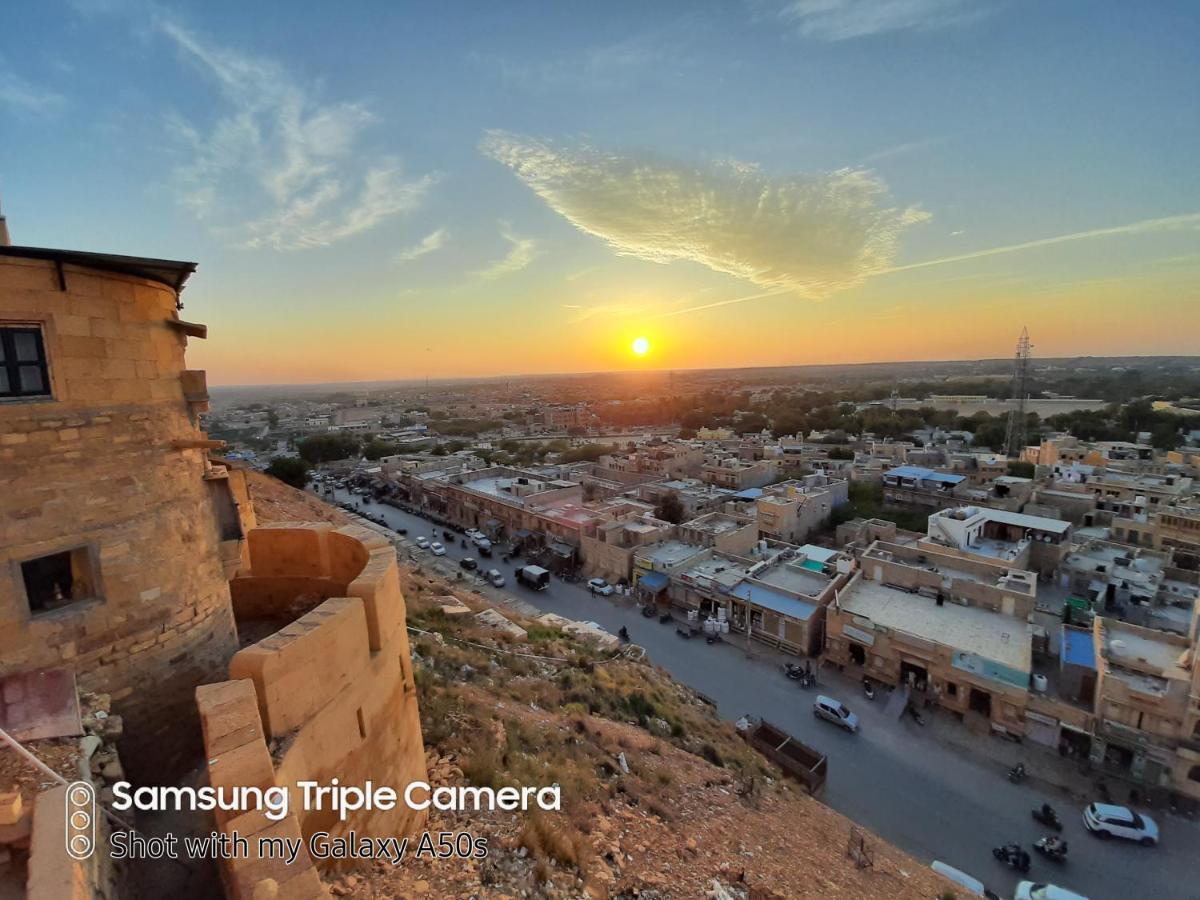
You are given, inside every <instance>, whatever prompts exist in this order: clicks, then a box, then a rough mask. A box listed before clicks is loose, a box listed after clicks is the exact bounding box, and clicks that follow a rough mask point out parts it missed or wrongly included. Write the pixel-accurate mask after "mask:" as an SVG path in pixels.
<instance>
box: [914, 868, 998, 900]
mask: <svg viewBox="0 0 1200 900" xmlns="http://www.w3.org/2000/svg"><path fill="white" fill-rule="evenodd" d="M929 868H931V869H933V871H935V872H937V873H938V874H939V875H941V876H942V877H943V878H949V879H950V880H951V881H953V882H954V883H955V884H957V885H958V886H959V887H961V888H963V889H964V890H967V891H970V892H971V896H973V897H986V898H987V900H1000V897H999V895H997V894H995V893H994V892H992V891H989V890H988V889H987V887H985V886H984V883H983V882H982V881H980V880H979V879H978V878H976V877H975V876H974V875H968V874H967V873H966V872H964V871H963V870H962V869H956V868H954V866H952V865H949V864H948V863H944V862H942V861H941V860H940V859H935V860H934V861H933V862H931V863H930V864H929Z"/></svg>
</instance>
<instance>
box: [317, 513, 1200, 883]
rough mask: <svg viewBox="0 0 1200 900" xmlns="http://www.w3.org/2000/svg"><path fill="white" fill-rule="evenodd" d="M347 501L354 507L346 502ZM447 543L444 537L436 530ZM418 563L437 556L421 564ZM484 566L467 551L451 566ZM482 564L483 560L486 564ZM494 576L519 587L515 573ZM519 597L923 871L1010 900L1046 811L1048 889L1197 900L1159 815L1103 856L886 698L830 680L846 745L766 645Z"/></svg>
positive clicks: (999, 773)
mask: <svg viewBox="0 0 1200 900" xmlns="http://www.w3.org/2000/svg"><path fill="white" fill-rule="evenodd" d="M338 499H342V500H345V499H352V500H356V499H358V498H352V497H349V495H347V494H345V493H344V492H340V491H339V492H338ZM364 509H365V510H368V511H370V512H371V514H372V515H374V516H376V517H382V518H384V519H385V520H386V521H387V522H388V524H389V525H391V526H393V527H403V528H407V529H408V534H409V537H410V538H415V537H416V536H417V535H419V534H426V535H428V534H429V533H430V532H431V531H432V530H433V526H432V525H431V524H430V523H429V522H427V521H425V520H423V519H420V518H419V517H417V516H413V515H409V514H407V513H404V512H402V511H400V510H397V509H394V508H392V507H389V506H385V505H383V504H379V503H372V504H369V505H367V506H365V507H364ZM437 531H438V534H439V535H440V533H441V529H440V528H438V529H437ZM417 553H418V556H419V557H421V556H423V557H427V559H428V561H429V562H433V559H434V557H433V556H432V555H431V554H428V553H422V552H421V551H417ZM467 555H475V554H474V552H473V548H472V549H469V550H463V549H462V548H461V547H460V546H459V545H458V544H457V543H455V544H454V545H453V546H449V545H448V553H447V556H448V557H449V558H450V559H451V560H455V561H456V560H457V559H459V558H460V557H462V556H467ZM483 562H486V561H483ZM491 562H492V563H494V564H496V565H497V567H498V568H500V569H501V570H502V571H503V572H504V575H505V577H506V578H508V579H509V582H510V588H511V582H512V577H511V576H512V566H511V565H509V566H505V565H503V564H502V563H500V560H499V557H496V558H494V559H493V560H492V561H491ZM511 590H512V595H513V596H514V597H517V598H518V599H520V600H523V601H525V602H529V603H534V604H536V605H537V606H538V607H539V608H541V609H543V610H546V611H548V612H555V613H558V614H560V615H563V616H567V617H568V618H572V619H582V620H585V621H594V622H597V623H599V624H600V625H601V626H602V627H604V628H606V629H608V630H609V631H612V632H613V633H615V632H616V631H617V629H619V628H620V627H621V626H622V625H625V626H626V627H627V628H628V629H629V631H630V635H631V637H632V639H633V641H634V642H635V643H638V644H640V645H642V646H643V647H645V648H646V650H647V652H648V654H649V657H650V660H651V661H652V662H654V663H656V664H657V665H660V666H662V667H663V668H664V669H666V670H667V671H668V672H670V673H671V675H672V676H673V677H675V678H676V679H678V680H679V681H681V682H683V683H685V684H688V685H690V686H692V687H694V688H695V689H696V690H699V691H702V692H703V693H705V694H707V695H708V696H709V697H712V698H713V699H714V700H716V702H717V704H718V707H719V709H720V712H721V714H722V715H723V716H725V717H726V718H728V719H730V720H733V719H736V718H737V717H738V716H740V715H742V714H744V713H753V714H755V715H759V716H762V717H763V718H766V719H769V720H771V721H772V722H774V723H776V724H778V725H779V726H781V727H782V728H785V729H787V730H789V731H791V732H792V734H794V735H796V737H798V738H800V739H801V740H803V741H804V742H806V743H808V744H810V745H812V746H814V747H816V748H817V749H818V750H820V751H821V752H822V753H825V754H827V755H828V756H829V780H828V783H827V786H826V791H825V794H824V796H823V797H822V800H823V801H824V802H825V803H827V804H828V805H829V806H831V807H833V808H834V809H836V810H838V811H839V812H841V813H842V814H843V815H846V816H848V817H849V818H851V819H853V820H855V821H856V822H859V823H861V824H863V825H865V826H867V827H868V828H870V829H872V830H873V831H875V832H877V833H878V834H880V835H882V836H883V837H884V838H886V839H887V840H889V841H891V842H892V843H894V844H896V845H897V846H899V847H901V848H903V849H904V850H906V851H908V852H909V853H910V854H912V855H913V856H914V857H916V858H917V859H919V860H921V861H925V862H928V861H931V860H934V859H940V860H943V861H944V862H947V863H949V864H951V865H953V866H956V867H958V868H960V869H963V870H964V871H966V872H969V873H971V874H972V875H974V876H975V877H976V878H979V879H980V880H981V881H983V882H985V883H986V884H987V885H988V886H989V887H990V888H991V889H992V890H993V891H996V892H997V893H998V894H1000V896H1002V897H1011V896H1012V891H1013V889H1014V888H1015V886H1016V883H1017V881H1018V880H1019V879H1018V878H1016V877H1014V873H1011V872H1010V871H1009V870H1008V869H1006V868H1005V867H1003V866H1001V865H1000V864H999V863H998V862H996V861H995V860H994V859H993V858H992V854H991V848H992V847H994V846H997V845H999V844H1003V843H1008V842H1010V841H1020V842H1021V843H1023V844H1024V845H1025V846H1026V848H1027V849H1030V850H1032V847H1031V846H1030V845H1031V844H1032V842H1033V841H1034V840H1035V839H1036V838H1037V837H1038V836H1039V835H1040V834H1041V833H1042V831H1041V830H1039V826H1038V825H1037V823H1036V822H1034V821H1033V820H1032V819H1031V818H1030V815H1029V812H1030V809H1032V808H1033V807H1034V806H1037V805H1040V804H1041V803H1042V802H1043V801H1045V800H1049V801H1050V802H1051V804H1052V805H1054V806H1055V807H1056V808H1057V809H1058V810H1059V813H1060V815H1062V816H1063V818H1064V820H1065V821H1066V828H1065V830H1064V832H1063V837H1064V838H1065V839H1066V840H1067V841H1068V843H1069V845H1070V861H1069V862H1068V863H1067V864H1066V865H1065V866H1058V865H1055V864H1053V863H1049V862H1046V861H1044V860H1043V859H1042V858H1040V857H1038V856H1036V855H1035V856H1034V862H1033V869H1032V872H1031V874H1030V876H1029V877H1030V878H1032V879H1033V880H1035V881H1050V882H1052V883H1054V884H1058V885H1059V886H1061V887H1066V888H1070V889H1071V890H1074V891H1078V892H1080V893H1083V894H1085V895H1087V896H1088V897H1089V898H1091V900H1109V898H1111V900H1126V898H1137V897H1155V898H1159V900H1168V898H1170V900H1200V827H1198V826H1197V824H1196V823H1191V822H1186V821H1184V820H1182V819H1178V818H1175V817H1169V816H1166V815H1164V814H1162V813H1160V814H1158V815H1157V817H1156V818H1157V821H1158V824H1159V827H1160V829H1161V831H1162V843H1161V844H1160V845H1159V846H1158V847H1155V848H1143V847H1140V846H1137V845H1133V844H1126V843H1124V842H1119V841H1109V842H1106V843H1102V842H1100V841H1098V840H1097V839H1095V838H1092V837H1091V836H1090V835H1088V834H1087V833H1086V832H1085V831H1084V829H1083V825H1082V823H1081V822H1080V818H1079V817H1080V813H1081V810H1080V809H1079V808H1078V807H1077V806H1069V805H1068V804H1067V803H1066V802H1065V801H1063V800H1062V798H1061V796H1057V797H1056V796H1048V795H1046V794H1044V793H1041V792H1039V791H1038V790H1037V789H1036V788H1034V787H1030V786H1027V785H1020V786H1017V785H1012V784H1010V783H1009V782H1008V780H1007V779H1006V778H1005V773H1004V771H1003V769H1002V768H1000V767H997V766H995V765H988V764H984V763H981V762H977V761H976V760H973V759H969V758H965V757H963V756H962V755H961V754H959V753H957V752H955V751H953V750H952V749H950V748H946V747H943V746H941V745H939V744H938V743H936V742H935V741H933V740H932V739H931V738H930V737H928V736H927V732H925V730H924V729H923V728H921V727H920V726H918V725H916V724H915V723H913V722H912V721H910V720H908V719H905V720H903V721H895V720H892V719H890V718H888V717H886V716H885V715H884V705H885V704H884V698H883V697H877V698H876V700H875V701H874V702H871V701H868V700H867V699H866V698H865V697H863V696H862V692H861V689H860V688H859V687H858V685H857V684H856V683H851V682H850V681H849V680H847V679H845V678H843V677H842V676H840V675H838V674H837V673H833V672H830V673H822V679H823V682H822V687H821V688H820V690H821V691H823V692H824V693H827V694H830V695H832V696H835V697H838V698H839V699H841V700H843V701H844V702H846V703H847V704H848V705H850V706H851V708H852V709H854V711H855V712H857V713H858V715H859V719H860V723H861V728H860V732H859V734H857V735H848V734H845V733H843V732H841V731H840V730H838V729H836V728H834V727H833V726H832V725H829V724H828V723H825V722H822V721H819V720H816V719H814V717H813V715H812V712H811V704H812V698H813V696H814V694H815V693H816V692H815V691H805V690H804V689H802V688H800V687H799V686H798V685H797V684H795V683H794V682H791V681H788V680H787V679H786V678H784V677H783V674H782V672H781V671H780V670H779V668H778V666H777V664H776V663H775V662H773V661H772V660H774V658H775V654H774V652H773V651H771V650H769V649H767V648H763V647H761V646H758V647H756V648H755V650H754V657H753V658H748V657H747V655H746V650H745V646H744V642H742V641H741V639H740V637H739V636H738V635H732V636H731V640H730V642H729V643H725V644H719V645H708V644H706V643H705V642H704V641H702V640H683V639H682V638H680V637H679V636H677V635H676V634H675V629H674V627H672V626H671V625H666V624H660V623H659V622H658V620H657V619H645V618H643V617H642V616H641V615H640V614H639V612H638V610H637V609H636V608H634V607H633V606H632V604H631V603H630V601H629V600H628V599H627V598H609V599H604V598H599V597H593V596H591V595H589V594H588V593H587V591H586V590H585V589H584V588H583V586H582V585H573V584H567V583H565V582H563V581H561V580H559V579H553V580H552V581H551V583H550V587H549V588H547V589H546V590H545V591H543V592H541V593H536V592H533V591H528V590H524V589H522V588H520V587H515V588H511Z"/></svg>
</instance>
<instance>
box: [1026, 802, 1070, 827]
mask: <svg viewBox="0 0 1200 900" xmlns="http://www.w3.org/2000/svg"><path fill="white" fill-rule="evenodd" d="M1030 813H1031V814H1032V815H1033V818H1034V821H1036V822H1040V823H1041V824H1043V825H1045V826H1046V827H1047V828H1053V829H1054V830H1055V831H1062V828H1063V825H1062V820H1060V819H1059V818H1058V813H1056V812H1055V811H1054V807H1052V806H1051V805H1050V804H1049V803H1043V804H1042V805H1041V806H1039V807H1037V808H1036V809H1033V810H1030Z"/></svg>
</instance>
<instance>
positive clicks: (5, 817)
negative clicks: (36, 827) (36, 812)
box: [0, 792, 24, 825]
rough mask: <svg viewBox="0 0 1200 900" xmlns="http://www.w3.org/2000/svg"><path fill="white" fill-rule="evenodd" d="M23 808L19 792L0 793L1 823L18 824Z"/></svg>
mask: <svg viewBox="0 0 1200 900" xmlns="http://www.w3.org/2000/svg"><path fill="white" fill-rule="evenodd" d="M23 809H24V805H23V804H22V802H21V795H20V794H19V793H16V792H13V793H4V794H0V825H16V824H17V822H18V821H19V820H20V818H21V813H22V811H23Z"/></svg>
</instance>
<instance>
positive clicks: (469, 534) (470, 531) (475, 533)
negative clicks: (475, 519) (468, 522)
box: [465, 528, 483, 540]
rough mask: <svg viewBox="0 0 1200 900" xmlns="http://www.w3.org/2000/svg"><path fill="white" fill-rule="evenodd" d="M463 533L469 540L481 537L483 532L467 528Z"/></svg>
mask: <svg viewBox="0 0 1200 900" xmlns="http://www.w3.org/2000/svg"><path fill="white" fill-rule="evenodd" d="M465 533H466V535H467V537H469V538H470V539H471V540H475V539H476V538H481V537H483V532H482V531H478V530H476V529H474V528H468V529H467V530H466V532H465Z"/></svg>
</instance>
